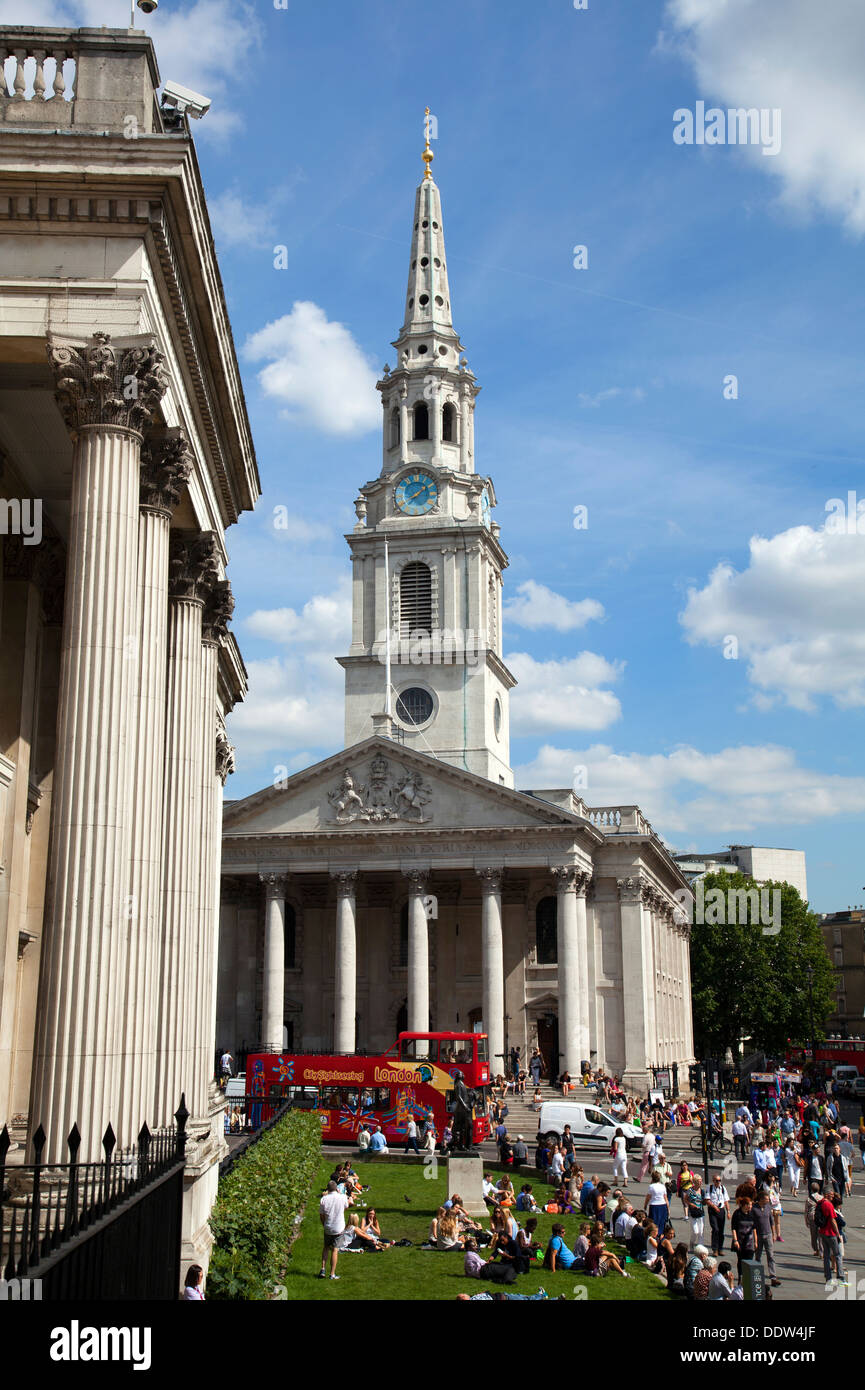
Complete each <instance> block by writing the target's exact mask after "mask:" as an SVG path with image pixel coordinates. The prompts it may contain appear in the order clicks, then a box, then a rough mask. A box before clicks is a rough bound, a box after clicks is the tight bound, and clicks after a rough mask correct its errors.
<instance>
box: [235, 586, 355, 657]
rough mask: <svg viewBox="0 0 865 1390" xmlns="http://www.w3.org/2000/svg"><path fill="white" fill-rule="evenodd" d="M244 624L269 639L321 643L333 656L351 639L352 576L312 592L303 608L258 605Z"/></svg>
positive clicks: (304, 644)
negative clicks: (326, 591)
mask: <svg viewBox="0 0 865 1390" xmlns="http://www.w3.org/2000/svg"><path fill="white" fill-rule="evenodd" d="M243 626H244V627H245V628H246V629H247V630H248V631H249V632H251V633H252V634H253V635H254V636H255V637H264V638H266V639H267V641H269V642H280V643H283V644H284V645H287V646H292V647H293V646H295V645H303V646H306V647H319V648H321V651H322V653H323V654H328V653H329V654H330V656H331V658H332V659H333V658H335V657H336V656H338V655H339V654H340V653H341V652H344V651H347V650H348V644H349V642H350V640H351V580H350V579H349V578H348V577H347V576H346V578H345V579H344V580H343V581H342V582H341V584H340V585H339V587H338V588H337V589H335V590H334V592H333V593H332V594H315V595H313V597H312V598H311V599H308V600H307V602H306V603H305V604H304V605H303V608H302V609H301V610H300V612H298V611H297V609H295V608H267V609H258V610H257V611H256V612H255V613H253V614H251V616H250V617H248V618H247V619H246V620H245V622H244V624H243ZM334 664H336V663H335V662H334Z"/></svg>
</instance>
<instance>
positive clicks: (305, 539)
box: [271, 502, 350, 545]
mask: <svg viewBox="0 0 865 1390" xmlns="http://www.w3.org/2000/svg"><path fill="white" fill-rule="evenodd" d="M349 524H350V523H349V522H347V523H346V525H349ZM271 531H272V534H273V535H274V536H275V537H276V539H277V540H278V541H291V542H292V543H293V544H297V545H308V544H310V543H311V542H312V541H327V540H330V539H331V538H332V536H333V528H332V527H330V526H325V525H324V524H323V523H322V522H320V521H307V520H306V519H305V518H304V517H302V516H295V515H293V513H292V512H291V510H290V508H289V507H288V506H287V505H286V504H285V503H284V502H280V503H277V505H276V506H275V507H274V508H273V515H272V518H271Z"/></svg>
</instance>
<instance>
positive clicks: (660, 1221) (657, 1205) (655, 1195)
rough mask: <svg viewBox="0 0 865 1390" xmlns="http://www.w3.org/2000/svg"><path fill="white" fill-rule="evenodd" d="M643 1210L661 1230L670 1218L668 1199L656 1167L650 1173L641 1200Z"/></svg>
mask: <svg viewBox="0 0 865 1390" xmlns="http://www.w3.org/2000/svg"><path fill="white" fill-rule="evenodd" d="M643 1210H644V1211H647V1212H648V1213H649V1220H650V1221H654V1223H655V1225H656V1226H657V1228H658V1230H659V1231H663V1229H664V1227H665V1226H666V1225H667V1222H668V1221H669V1219H670V1199H669V1197H668V1196H667V1189H666V1187H665V1185H664V1183H663V1181H662V1179H661V1174H660V1173H659V1172H658V1170H657V1169H655V1171H654V1172H653V1173H652V1181H651V1182H650V1183H649V1190H648V1192H647V1193H646V1199H645V1201H644V1202H643Z"/></svg>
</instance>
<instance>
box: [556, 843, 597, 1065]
mask: <svg viewBox="0 0 865 1390" xmlns="http://www.w3.org/2000/svg"><path fill="white" fill-rule="evenodd" d="M551 872H552V873H553V875H554V876H555V879H556V927H557V930H556V941H557V946H558V952H557V954H558V962H559V964H558V977H559V1051H560V1054H561V1070H562V1071H568V1072H570V1074H571V1076H574V1077H576V1076H579V1074H580V1062H581V1061H582V1060H583V1058H585V1059H586V1060H588V1057H589V993H588V977H589V960H588V937H587V930H586V891H587V889H588V886H589V881H590V877H591V876H590V875H589V874H587V873H585V872H583V871H582V870H581V869H577V868H576V867H575V866H574V865H571V864H564V865H557V866H556V867H554V868H553V869H552V870H551ZM553 1062H554V1065H556V1066H557V1062H556V1059H553Z"/></svg>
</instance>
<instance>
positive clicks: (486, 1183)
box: [483, 1173, 499, 1209]
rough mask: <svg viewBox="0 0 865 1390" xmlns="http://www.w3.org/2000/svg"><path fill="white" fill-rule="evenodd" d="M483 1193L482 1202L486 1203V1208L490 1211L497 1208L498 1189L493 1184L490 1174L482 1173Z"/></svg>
mask: <svg viewBox="0 0 865 1390" xmlns="http://www.w3.org/2000/svg"><path fill="white" fill-rule="evenodd" d="M483 1192H484V1201H485V1202H486V1204H487V1206H488V1207H489V1208H490V1209H492V1208H493V1207H497V1206H498V1204H499V1189H498V1188H497V1187H496V1185H495V1183H494V1182H493V1179H492V1174H491V1173H484V1176H483Z"/></svg>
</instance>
